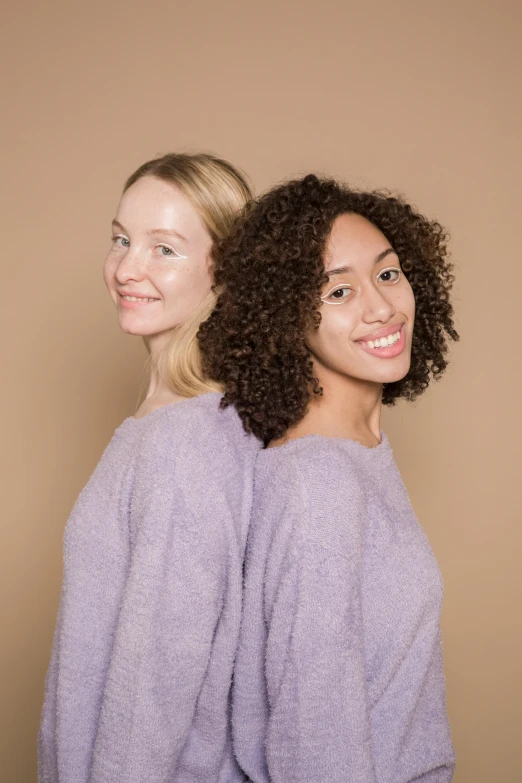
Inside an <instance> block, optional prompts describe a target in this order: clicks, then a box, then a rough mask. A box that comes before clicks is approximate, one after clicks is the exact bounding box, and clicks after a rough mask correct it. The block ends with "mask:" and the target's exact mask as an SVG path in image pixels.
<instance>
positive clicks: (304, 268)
mask: <svg viewBox="0 0 522 783" xmlns="http://www.w3.org/2000/svg"><path fill="white" fill-rule="evenodd" d="M452 279H453V278H452V267H451V265H450V263H449V261H448V258H447V251H446V235H445V232H444V231H443V229H442V227H441V226H440V225H439V224H438V223H437V222H434V221H429V220H427V219H426V218H425V217H423V216H422V215H420V214H418V213H417V212H415V211H414V210H413V209H412V207H411V206H410V205H409V204H407V203H406V202H405V201H404V200H403V199H402V198H399V197H396V196H393V195H391V194H390V193H388V192H360V191H357V190H352V189H351V188H348V187H344V186H342V185H340V184H338V183H337V182H335V181H333V180H329V179H320V178H318V177H316V176H314V175H309V176H307V177H305V178H303V179H300V180H296V181H292V182H288V183H286V184H283V185H281V186H279V187H277V188H275V189H274V190H272V191H270V192H269V193H267V194H266V195H265V196H263V197H262V198H261V199H259V201H258V202H257V204H255V205H253V206H252V207H251V209H250V210H249V212H248V214H247V215H246V216H245V218H244V219H243V221H242V223H241V225H240V227H239V228H238V230H237V231H236V232H235V234H234V235H233V236H232V237H231V238H230V239H228V240H226V241H225V242H224V243H223V244H222V245H221V247H220V249H219V253H218V258H217V261H216V284H217V290H218V292H219V298H218V303H217V306H216V309H215V310H214V312H213V314H212V315H211V317H210V318H209V319H208V320H207V321H206V322H205V323H204V324H203V325H202V327H201V329H200V332H199V336H200V343H201V346H202V349H203V356H204V364H205V367H206V369H207V371H208V373H209V374H210V375H211V377H213V378H214V379H215V380H216V381H219V382H220V383H221V384H223V386H224V389H225V395H224V399H223V403H222V404H223V405H224V406H227V405H234V406H235V407H236V409H237V411H238V413H239V416H240V417H241V419H242V421H243V425H244V428H245V430H246V431H247V432H252V433H254V434H255V435H256V436H257V437H258V438H260V439H261V440H262V441H263V442H264V444H265V446H266V448H265V449H264V450H262V451H261V452H260V455H259V456H258V458H257V463H256V481H255V492H254V507H253V516H252V519H251V524H250V529H249V540H248V544H247V554H246V561H245V578H244V579H245V581H244V594H243V619H242V629H241V636H240V643H239V648H238V653H237V656H236V663H235V670H234V687H233V717H232V723H233V736H234V747H235V753H236V756H237V758H238V760H239V763H240V765H241V766H242V768H243V769H244V770H245V772H246V773H247V775H248V776H249V778H250V779H251V780H252V781H253V783H269V781H270V782H271V783H326V781H328V783H348V781H350V783H376V782H377V781H378V783H406V782H407V781H421V780H422V781H425V782H426V783H427V782H428V781H429V782H430V783H446V782H447V781H449V780H451V778H452V776H453V770H454V752H453V746H452V741H451V735H450V729H449V725H448V720H447V715H446V704H445V684H444V673H443V665H442V653H441V638H440V625H439V617H440V609H441V602H442V581H441V575H440V571H439V569H438V566H437V563H436V560H435V558H434V555H433V553H432V551H431V549H430V546H429V544H428V541H427V539H426V536H425V534H424V532H423V531H422V529H421V527H420V526H419V524H418V522H417V520H416V518H415V516H414V513H413V510H412V508H411V505H410V502H409V500H408V496H407V494H406V490H405V488H404V485H403V483H402V480H401V477H400V474H399V472H398V469H397V467H396V465H395V462H394V459H393V454H392V450H391V448H390V445H389V443H388V440H387V438H386V436H385V435H384V433H382V432H381V430H380V418H381V408H382V405H383V404H384V405H391V404H393V403H395V401H396V400H397V399H399V398H401V397H404V398H406V399H408V400H413V399H415V398H416V397H417V396H418V395H419V394H421V393H422V392H423V391H424V390H425V389H426V388H427V386H428V384H429V383H430V380H431V379H436V378H439V377H440V375H441V374H442V373H443V371H444V369H445V368H446V364H447V358H446V356H447V349H448V341H449V340H457V339H458V335H457V333H456V331H455V329H454V326H453V316H452V307H451V304H450V298H449V294H450V289H451V285H452Z"/></svg>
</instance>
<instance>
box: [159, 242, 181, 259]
mask: <svg viewBox="0 0 522 783" xmlns="http://www.w3.org/2000/svg"><path fill="white" fill-rule="evenodd" d="M155 247H156V248H159V250H160V252H161V255H162V256H163V258H185V257H186V256H182V255H181V253H178V252H177V250H174V248H173V247H171V246H170V245H164V244H163V243H161V242H160V243H158V244H157V245H156V246H155Z"/></svg>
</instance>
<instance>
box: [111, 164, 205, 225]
mask: <svg viewBox="0 0 522 783" xmlns="http://www.w3.org/2000/svg"><path fill="white" fill-rule="evenodd" d="M116 218H117V220H119V221H120V222H121V223H122V224H123V225H124V226H125V227H128V228H129V229H130V228H131V224H134V225H135V226H136V227H138V226H139V227H142V226H143V228H144V229H159V228H170V229H180V230H181V229H184V231H187V232H189V233H193V232H195V233H198V234H199V233H201V232H202V231H203V232H205V234H206V233H207V231H206V228H205V225H204V224H203V221H202V220H201V217H200V216H199V213H198V211H197V210H196V208H195V207H194V205H193V204H192V202H191V201H190V199H189V198H187V196H185V195H184V193H182V192H181V190H180V189H179V188H177V187H176V186H175V185H173V184H171V183H170V182H165V181H164V180H161V179H158V178H157V177H142V178H141V179H139V180H138V181H137V182H135V183H134V184H133V185H131V186H130V188H129V189H128V190H126V191H125V193H124V194H123V195H122V197H121V200H120V203H119V206H118V212H117V214H116ZM128 224H129V225H128Z"/></svg>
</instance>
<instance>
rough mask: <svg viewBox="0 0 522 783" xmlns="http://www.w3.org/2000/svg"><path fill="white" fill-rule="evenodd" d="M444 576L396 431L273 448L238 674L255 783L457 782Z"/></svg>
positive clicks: (245, 744)
mask: <svg viewBox="0 0 522 783" xmlns="http://www.w3.org/2000/svg"><path fill="white" fill-rule="evenodd" d="M442 592H443V587H442V580H441V575H440V571H439V568H438V566H437V563H436V561H435V558H434V555H433V553H432V551H431V549H430V546H429V544H428V541H427V538H426V536H425V534H424V532H423V530H422V529H421V527H420V526H419V524H418V522H417V520H416V518H415V515H414V513H413V510H412V508H411V505H410V502H409V499H408V496H407V494H406V491H405V488H404V485H403V482H402V480H401V477H400V474H399V471H398V469H397V467H396V465H395V461H394V458H393V454H392V450H391V448H390V445H389V443H388V440H387V438H386V436H385V435H384V434H383V436H382V442H381V443H380V445H379V446H377V447H376V448H366V447H364V446H362V445H361V444H359V443H357V442H355V441H351V440H344V439H332V438H323V437H321V436H316V435H311V436H306V437H303V438H300V439H296V440H293V441H289V442H287V443H286V444H285V445H283V446H280V447H277V448H272V449H266V450H264V451H261V452H260V454H259V456H258V459H257V464H256V472H255V487H254V506H253V515H252V520H251V525H250V531H249V538H248V543H247V552H246V563H245V586H244V597H243V620H242V626H241V633H240V642H239V647H238V653H237V658H236V665H235V669H234V683H233V689H232V692H233V709H232V724H233V740H234V749H235V752H236V755H237V758H238V761H239V763H240V765H241V767H242V769H244V770H245V772H246V773H247V774H248V776H249V778H250V779H251V780H252V781H253V783H269V782H270V783H407V782H409V783H411V782H413V781H423V783H428V782H429V783H447V782H448V781H450V780H451V779H452V776H453V771H454V762H455V757H454V751H453V746H452V741H451V735H450V729H449V725H448V720H447V714H446V703H445V682H444V673H443V666H442V650H441V636H440V624H439V618H440V610H441V602H442Z"/></svg>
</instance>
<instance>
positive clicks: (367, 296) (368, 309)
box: [360, 284, 396, 324]
mask: <svg viewBox="0 0 522 783" xmlns="http://www.w3.org/2000/svg"><path fill="white" fill-rule="evenodd" d="M386 292H387V289H383V288H377V286H376V285H374V284H370V285H368V286H366V287H365V289H364V290H363V291H362V292H361V293H362V296H361V299H360V301H361V306H362V320H363V321H364V323H367V324H372V323H375V322H380V323H388V321H389V320H390V319H391V318H393V316H394V315H395V312H396V311H395V307H394V305H393V302H392V301H391V300H390V298H388V297H387V295H386Z"/></svg>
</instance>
